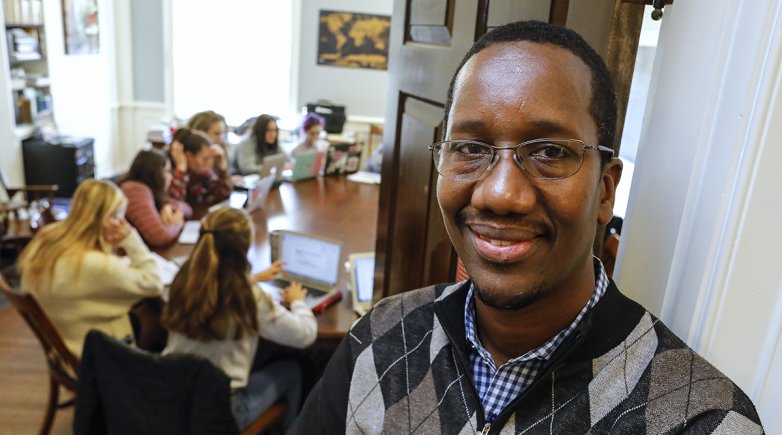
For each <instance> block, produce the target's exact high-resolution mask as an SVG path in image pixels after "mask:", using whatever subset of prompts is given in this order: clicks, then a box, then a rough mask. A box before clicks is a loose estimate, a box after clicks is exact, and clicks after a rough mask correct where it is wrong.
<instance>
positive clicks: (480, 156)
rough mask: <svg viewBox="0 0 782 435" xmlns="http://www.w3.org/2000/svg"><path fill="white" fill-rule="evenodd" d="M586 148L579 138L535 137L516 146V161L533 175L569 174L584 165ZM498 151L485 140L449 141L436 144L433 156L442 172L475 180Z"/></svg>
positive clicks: (563, 175)
mask: <svg viewBox="0 0 782 435" xmlns="http://www.w3.org/2000/svg"><path fill="white" fill-rule="evenodd" d="M583 148H584V146H583V144H582V143H581V142H580V141H578V140H575V139H571V140H552V139H546V140H535V141H530V142H525V143H522V144H520V145H518V146H517V147H515V151H516V158H517V160H516V161H517V163H518V162H520V164H521V167H523V168H524V170H526V171H527V173H529V174H530V175H531V176H533V177H536V178H543V179H559V178H566V177H569V176H571V175H573V174H575V173H576V172H578V170H579V169H580V168H581V164H582V162H583V156H584V151H583ZM503 149H507V148H503ZM495 153H496V150H494V149H492V147H491V146H489V145H487V144H484V143H481V142H473V141H445V142H440V143H439V144H437V145H435V146H434V148H433V152H432V157H433V158H434V163H435V167H436V168H437V172H438V173H440V175H442V176H444V177H448V178H454V179H463V180H472V179H476V178H479V177H480V176H482V175H483V173H484V172H486V170H487V169H489V167H490V166H491V165H492V163H493V162H494V160H496V158H495V156H494V155H495Z"/></svg>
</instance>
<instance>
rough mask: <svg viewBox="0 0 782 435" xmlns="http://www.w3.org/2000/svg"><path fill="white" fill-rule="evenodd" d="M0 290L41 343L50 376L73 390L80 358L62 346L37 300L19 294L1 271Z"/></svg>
mask: <svg viewBox="0 0 782 435" xmlns="http://www.w3.org/2000/svg"><path fill="white" fill-rule="evenodd" d="M0 291H2V292H3V294H4V295H5V297H6V298H8V300H9V301H10V302H11V304H13V306H14V307H15V308H16V310H17V311H18V312H19V314H21V315H22V318H24V320H25V322H27V325H28V326H29V327H30V329H32V331H33V333H35V336H36V337H37V338H38V341H39V342H40V343H41V346H42V347H43V352H44V355H45V356H46V363H47V364H48V366H49V373H50V375H51V376H52V377H54V378H55V379H56V380H57V381H58V382H59V383H60V384H61V385H62V386H63V387H65V388H67V389H69V390H71V391H76V386H77V384H78V376H79V358H77V357H76V356H75V355H74V354H73V353H71V351H70V350H68V348H67V347H66V346H65V342H64V341H63V340H62V337H60V333H59V332H57V330H56V329H55V328H54V325H52V322H51V320H49V317H48V316H47V315H46V313H44V312H43V309H41V306H40V305H39V304H38V301H36V300H35V298H34V297H33V296H32V295H31V294H29V293H20V292H18V291H16V290H14V289H12V288H11V286H10V284H8V281H6V279H5V277H4V276H3V275H2V274H0Z"/></svg>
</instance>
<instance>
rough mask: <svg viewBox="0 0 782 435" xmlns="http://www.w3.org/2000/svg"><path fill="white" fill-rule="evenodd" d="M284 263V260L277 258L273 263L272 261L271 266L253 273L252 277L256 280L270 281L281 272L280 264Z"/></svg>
mask: <svg viewBox="0 0 782 435" xmlns="http://www.w3.org/2000/svg"><path fill="white" fill-rule="evenodd" d="M283 265H285V262H284V261H282V260H277V261H275V262H274V263H272V265H271V266H269V268H268V269H266V270H262V271H260V272H258V273H256V274H255V275H253V279H255V280H256V281H272V280H274V279H275V278H277V275H279V274H281V273H282V266H283Z"/></svg>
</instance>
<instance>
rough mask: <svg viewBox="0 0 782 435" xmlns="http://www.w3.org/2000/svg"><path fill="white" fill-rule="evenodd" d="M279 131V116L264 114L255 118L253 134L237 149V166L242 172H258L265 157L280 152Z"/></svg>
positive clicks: (246, 173)
mask: <svg viewBox="0 0 782 435" xmlns="http://www.w3.org/2000/svg"><path fill="white" fill-rule="evenodd" d="M277 133H278V130H277V118H275V117H273V116H271V115H266V114H263V115H261V116H259V117H258V118H257V119H256V120H255V123H253V128H252V132H251V134H250V135H249V136H248V137H246V138H245V139H244V140H243V141H241V142H239V145H238V146H237V149H236V168H237V169H238V171H239V173H240V174H242V175H250V174H257V173H258V172H260V170H261V167H262V166H263V159H264V157H266V156H270V155H272V154H276V153H279V152H280V146H279V144H278V138H279V135H278V134H277Z"/></svg>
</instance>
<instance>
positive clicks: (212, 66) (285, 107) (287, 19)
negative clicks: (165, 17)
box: [172, 0, 293, 125]
mask: <svg viewBox="0 0 782 435" xmlns="http://www.w3.org/2000/svg"><path fill="white" fill-rule="evenodd" d="M292 3H293V2H290V1H275V2H266V1H264V2H260V1H255V0H223V1H221V2H215V1H214V0H173V1H172V27H173V30H172V39H173V47H172V49H173V53H172V57H173V99H174V101H173V104H174V114H175V115H176V116H177V117H179V118H181V119H188V118H189V117H190V116H191V115H192V114H193V113H196V112H199V111H202V110H214V111H215V112H217V113H220V114H222V115H223V116H225V118H226V121H227V122H228V124H229V125H239V124H241V123H242V122H243V121H244V120H245V119H247V118H249V117H251V116H257V115H260V114H261V113H270V114H274V115H279V114H284V113H287V112H288V111H289V107H290V101H289V100H290V95H291V92H290V90H291V61H292V59H291V54H292V38H293V35H292V31H291V29H292V28H293V16H292Z"/></svg>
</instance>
